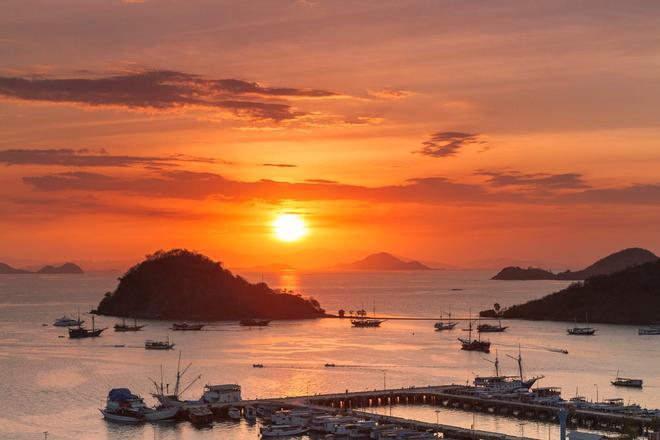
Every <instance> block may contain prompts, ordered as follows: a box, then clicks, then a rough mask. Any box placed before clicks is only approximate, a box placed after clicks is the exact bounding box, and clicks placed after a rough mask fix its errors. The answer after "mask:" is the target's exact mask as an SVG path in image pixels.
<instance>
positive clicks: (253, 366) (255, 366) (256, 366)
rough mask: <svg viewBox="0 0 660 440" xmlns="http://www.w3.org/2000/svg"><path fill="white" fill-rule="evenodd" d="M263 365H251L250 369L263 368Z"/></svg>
mask: <svg viewBox="0 0 660 440" xmlns="http://www.w3.org/2000/svg"><path fill="white" fill-rule="evenodd" d="M263 367H264V364H252V368H263Z"/></svg>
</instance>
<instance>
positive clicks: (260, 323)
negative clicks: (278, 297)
mask: <svg viewBox="0 0 660 440" xmlns="http://www.w3.org/2000/svg"><path fill="white" fill-rule="evenodd" d="M270 321H271V320H270V319H241V320H240V321H238V324H239V325H242V326H244V327H266V326H267V325H268V324H270Z"/></svg>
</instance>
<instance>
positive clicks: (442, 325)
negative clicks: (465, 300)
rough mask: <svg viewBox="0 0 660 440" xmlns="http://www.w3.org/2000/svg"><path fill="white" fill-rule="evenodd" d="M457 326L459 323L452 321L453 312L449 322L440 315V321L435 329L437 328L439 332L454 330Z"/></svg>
mask: <svg viewBox="0 0 660 440" xmlns="http://www.w3.org/2000/svg"><path fill="white" fill-rule="evenodd" d="M457 324H458V322H455V321H452V320H451V312H450V313H449V320H448V321H446V322H445V321H444V320H443V319H442V313H440V321H438V322H436V323H435V324H434V325H433V327H435V329H436V330H437V331H443V330H453V329H454V327H456V325H457Z"/></svg>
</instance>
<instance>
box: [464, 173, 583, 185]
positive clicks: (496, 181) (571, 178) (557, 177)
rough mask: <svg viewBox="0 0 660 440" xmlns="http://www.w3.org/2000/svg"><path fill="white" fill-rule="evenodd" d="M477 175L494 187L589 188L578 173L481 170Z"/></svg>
mask: <svg viewBox="0 0 660 440" xmlns="http://www.w3.org/2000/svg"><path fill="white" fill-rule="evenodd" d="M476 174H477V175H481V176H487V177H488V183H490V184H491V185H493V186H500V187H506V186H517V187H531V188H535V189H543V190H550V189H579V188H588V187H589V185H587V183H586V182H585V181H584V177H583V176H582V175H581V174H578V173H560V174H549V173H535V174H525V173H521V172H520V171H486V170H481V171H478V172H477V173H476Z"/></svg>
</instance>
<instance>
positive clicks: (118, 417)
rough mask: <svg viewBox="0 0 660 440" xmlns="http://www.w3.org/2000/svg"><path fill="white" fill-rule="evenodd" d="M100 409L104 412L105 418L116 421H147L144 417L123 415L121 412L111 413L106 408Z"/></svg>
mask: <svg viewBox="0 0 660 440" xmlns="http://www.w3.org/2000/svg"><path fill="white" fill-rule="evenodd" d="M99 411H101V414H103V418H105V419H106V420H109V421H111V422H115V423H127V424H138V423H144V421H145V419H144V418H143V417H137V416H136V417H133V416H122V415H119V414H114V413H111V412H109V411H106V410H104V409H99Z"/></svg>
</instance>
